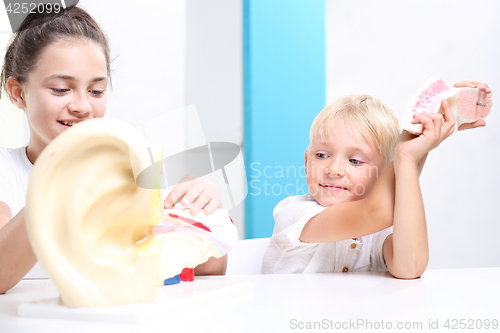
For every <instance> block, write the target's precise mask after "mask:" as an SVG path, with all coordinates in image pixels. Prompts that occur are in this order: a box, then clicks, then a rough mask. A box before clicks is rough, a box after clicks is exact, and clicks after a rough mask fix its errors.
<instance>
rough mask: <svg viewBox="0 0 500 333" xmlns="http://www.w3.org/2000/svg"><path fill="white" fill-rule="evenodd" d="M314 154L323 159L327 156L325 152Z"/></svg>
mask: <svg viewBox="0 0 500 333" xmlns="http://www.w3.org/2000/svg"><path fill="white" fill-rule="evenodd" d="M316 156H317V157H318V158H319V159H324V158H327V157H328V155H326V154H323V153H317V154H316Z"/></svg>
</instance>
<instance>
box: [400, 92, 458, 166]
mask: <svg viewBox="0 0 500 333" xmlns="http://www.w3.org/2000/svg"><path fill="white" fill-rule="evenodd" d="M441 107H442V108H443V110H444V115H442V114H439V113H422V114H420V115H418V116H416V117H415V118H414V119H413V120H412V123H414V124H422V125H423V127H424V129H423V132H422V134H420V135H419V136H415V135H413V134H410V133H408V132H407V131H403V133H402V134H401V135H400V137H399V139H398V143H397V145H396V149H395V151H394V153H395V155H394V158H395V159H396V158H403V159H407V160H410V161H412V162H415V163H417V162H418V161H420V159H421V158H422V157H423V156H424V155H425V154H427V153H428V152H429V151H430V150H432V149H434V148H436V147H437V146H439V144H440V143H441V142H443V140H444V139H446V138H447V137H449V136H450V135H451V134H452V133H453V130H454V127H455V117H454V116H453V112H452V111H451V109H450V107H449V105H448V102H447V101H446V100H445V99H443V100H442V101H441Z"/></svg>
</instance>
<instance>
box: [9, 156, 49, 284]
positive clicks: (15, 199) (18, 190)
mask: <svg viewBox="0 0 500 333" xmlns="http://www.w3.org/2000/svg"><path fill="white" fill-rule="evenodd" d="M32 170H33V164H31V162H30V160H29V159H28V156H27V155H26V147H21V148H16V149H7V148H0V201H1V202H3V203H5V204H6V205H7V206H9V208H10V212H11V214H12V217H14V216H16V215H17V213H19V211H20V210H21V209H23V208H24V206H26V193H27V189H28V181H29V178H30V175H31V171H32ZM46 277H47V274H46V273H45V272H44V270H43V268H42V266H41V265H40V263H39V262H37V263H36V265H35V266H34V267H33V268H32V269H31V270H30V271H29V272H28V274H26V276H25V278H46Z"/></svg>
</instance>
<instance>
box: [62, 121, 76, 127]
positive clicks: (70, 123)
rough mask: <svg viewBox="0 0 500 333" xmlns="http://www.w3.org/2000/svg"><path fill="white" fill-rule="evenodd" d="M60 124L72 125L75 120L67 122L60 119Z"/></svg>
mask: <svg viewBox="0 0 500 333" xmlns="http://www.w3.org/2000/svg"><path fill="white" fill-rule="evenodd" d="M60 123H61V124H64V125H67V126H73V125H75V124H77V122H68V121H60Z"/></svg>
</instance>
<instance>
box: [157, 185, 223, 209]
mask: <svg viewBox="0 0 500 333" xmlns="http://www.w3.org/2000/svg"><path fill="white" fill-rule="evenodd" d="M178 202H180V203H181V205H182V206H184V207H187V206H189V205H191V204H192V206H191V208H190V209H189V212H190V213H191V215H196V214H198V212H199V211H200V210H203V211H204V213H205V214H206V215H209V214H212V213H213V212H214V211H215V210H216V209H217V208H221V207H222V200H221V196H220V192H219V188H218V187H217V185H215V184H214V183H213V182H211V181H210V180H208V179H205V178H201V177H196V176H193V175H186V176H184V177H182V179H181V181H180V182H179V184H177V185H176V186H175V187H174V188H173V189H172V191H171V192H170V194H169V195H168V197H167V198H166V199H165V201H164V202H163V206H164V207H165V208H166V209H169V208H173V207H174V205H175V204H176V203H178Z"/></svg>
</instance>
